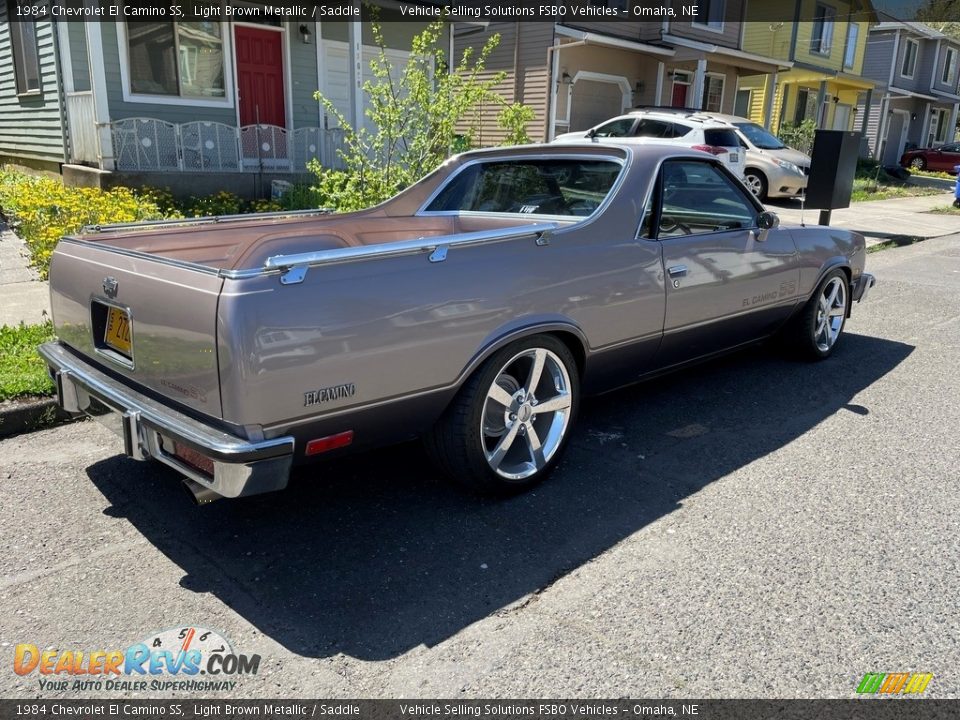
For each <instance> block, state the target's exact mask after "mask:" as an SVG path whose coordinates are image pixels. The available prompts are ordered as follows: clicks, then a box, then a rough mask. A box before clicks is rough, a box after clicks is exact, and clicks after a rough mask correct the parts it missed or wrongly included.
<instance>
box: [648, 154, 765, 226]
mask: <svg viewBox="0 0 960 720" xmlns="http://www.w3.org/2000/svg"><path fill="white" fill-rule="evenodd" d="M661 173H662V186H663V190H662V194H661V198H662V199H661V209H660V227H659V232H658V237H659V238H661V239H664V238H670V237H680V236H685V235H700V234H703V233H712V232H721V231H723V230H736V229H739V228H752V227H756V224H757V210H756V209H755V208H754V206H753V203H751V202H750V200H749V199H748V198H747V196H746V195H745V194H744V191H743V190H742V189H741V188H738V187H737V186H736V184H735V183H734V182H733V181H732V180H731V179H730V178H728V177H727V176H726V175H725V174H724V173H723V171H721V170H719V169H718V168H717V167H715V166H714V165H713V164H712V163H709V162H704V161H698V160H670V161H667V162H665V163H664V164H663V169H662V170H661Z"/></svg>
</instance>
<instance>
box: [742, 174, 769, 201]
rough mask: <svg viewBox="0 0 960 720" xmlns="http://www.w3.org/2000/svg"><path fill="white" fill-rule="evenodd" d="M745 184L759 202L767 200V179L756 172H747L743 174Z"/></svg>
mask: <svg viewBox="0 0 960 720" xmlns="http://www.w3.org/2000/svg"><path fill="white" fill-rule="evenodd" d="M743 182H744V184H746V186H747V187H748V188H749V189H750V192H752V193H753V195H754V197H756V198H757V199H758V200H766V199H767V179H766V178H765V177H764V176H763V174H762V173H759V172H757V171H756V170H747V171H746V172H745V173H744V174H743Z"/></svg>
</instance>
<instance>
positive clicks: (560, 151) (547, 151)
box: [454, 140, 716, 162]
mask: <svg viewBox="0 0 960 720" xmlns="http://www.w3.org/2000/svg"><path fill="white" fill-rule="evenodd" d="M611 151H613V152H611ZM571 154H577V155H579V154H583V155H590V154H595V155H606V156H608V157H610V156H611V155H612V156H621V157H623V156H625V157H623V159H626V160H629V158H630V157H631V156H633V157H639V158H643V159H644V160H650V161H653V162H659V161H660V160H662V159H666V158H675V157H689V158H697V159H708V160H716V157H715V156H714V155H711V154H710V153H707V152H703V151H702V150H694V149H692V148H690V147H688V146H686V145H678V144H676V143H669V142H649V143H643V144H631V143H616V142H608V141H607V140H604V141H603V142H591V141H589V140H584V141H577V142H553V143H535V144H531V145H508V146H503V147H495V148H483V149H479V150H469V151H467V152H465V153H462V154H460V155H456V156H454V157H455V158H456V159H457V160H458V161H459V162H467V161H469V160H474V159H480V158H487V159H496V158H497V157H498V156H503V157H505V158H506V157H510V158H516V157H523V156H527V155H531V156H535V157H536V156H543V155H567V156H569V155H571Z"/></svg>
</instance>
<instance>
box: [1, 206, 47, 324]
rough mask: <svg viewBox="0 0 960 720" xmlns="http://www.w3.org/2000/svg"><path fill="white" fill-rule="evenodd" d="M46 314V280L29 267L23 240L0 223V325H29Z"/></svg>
mask: <svg viewBox="0 0 960 720" xmlns="http://www.w3.org/2000/svg"><path fill="white" fill-rule="evenodd" d="M49 315H50V290H49V288H48V287H47V283H45V282H43V281H42V280H39V279H37V273H36V271H34V270H33V269H31V268H30V266H29V254H28V253H27V247H26V245H24V243H23V241H22V240H21V239H20V238H18V237H17V236H16V235H15V234H14V233H13V231H11V230H10V229H9V228H8V227H7V226H6V225H4V224H2V223H0V325H19V324H20V322H25V323H27V324H31V325H32V324H36V323H39V322H43V320H44V319H46V318H47V317H49Z"/></svg>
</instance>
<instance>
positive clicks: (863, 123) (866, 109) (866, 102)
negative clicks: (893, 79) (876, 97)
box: [860, 88, 873, 138]
mask: <svg viewBox="0 0 960 720" xmlns="http://www.w3.org/2000/svg"><path fill="white" fill-rule="evenodd" d="M871 100H873V89H872V88H871V89H870V90H867V96H866V97H865V98H864V99H863V117H862V118H860V132H861V133H862V134H863V137H864V138H866V137H867V121H868V120H869V119H870V110H871V107H870V101H871Z"/></svg>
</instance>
